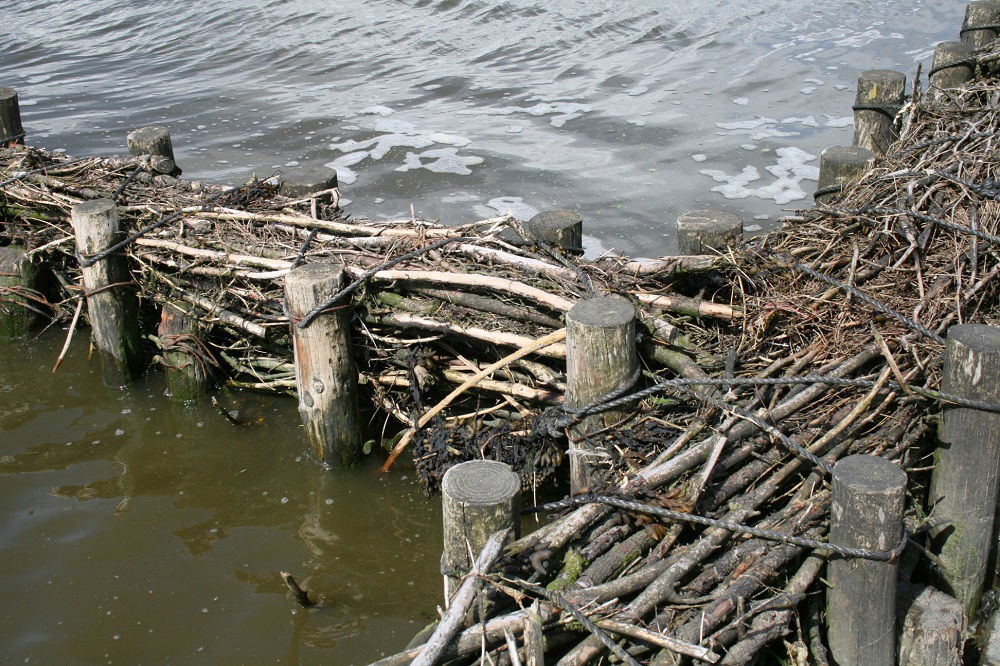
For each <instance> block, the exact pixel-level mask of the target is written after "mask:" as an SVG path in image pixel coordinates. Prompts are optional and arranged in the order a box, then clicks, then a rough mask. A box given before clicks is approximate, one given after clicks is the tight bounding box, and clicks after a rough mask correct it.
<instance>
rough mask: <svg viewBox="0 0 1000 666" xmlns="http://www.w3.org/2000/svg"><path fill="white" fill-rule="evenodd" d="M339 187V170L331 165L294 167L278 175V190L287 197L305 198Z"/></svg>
mask: <svg viewBox="0 0 1000 666" xmlns="http://www.w3.org/2000/svg"><path fill="white" fill-rule="evenodd" d="M334 187H337V170H336V169H331V168H330V167H325V166H319V167H294V168H289V169H285V170H284V171H283V172H282V174H281V175H280V176H279V177H278V191H279V192H280V193H281V194H284V195H285V196H286V197H292V198H305V197H308V196H310V195H312V194H314V193H316V192H322V191H323V190H329V189H332V188H334Z"/></svg>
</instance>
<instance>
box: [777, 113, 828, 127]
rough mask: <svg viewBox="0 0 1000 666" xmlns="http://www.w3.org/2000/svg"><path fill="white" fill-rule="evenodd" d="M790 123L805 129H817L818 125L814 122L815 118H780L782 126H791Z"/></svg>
mask: <svg viewBox="0 0 1000 666" xmlns="http://www.w3.org/2000/svg"><path fill="white" fill-rule="evenodd" d="M792 123H798V124H800V125H805V126H806V127H819V123H818V122H817V121H816V116H805V117H799V116H789V117H788V118H782V119H781V124H782V125H791V124H792Z"/></svg>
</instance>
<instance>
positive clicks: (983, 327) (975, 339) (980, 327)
mask: <svg viewBox="0 0 1000 666" xmlns="http://www.w3.org/2000/svg"><path fill="white" fill-rule="evenodd" d="M948 340H949V341H954V342H957V343H959V344H961V345H962V346H963V347H966V348H968V349H971V350H972V351H975V352H979V353H982V354H1000V326H990V325H988V324H956V325H955V326H952V327H951V328H949V329H948Z"/></svg>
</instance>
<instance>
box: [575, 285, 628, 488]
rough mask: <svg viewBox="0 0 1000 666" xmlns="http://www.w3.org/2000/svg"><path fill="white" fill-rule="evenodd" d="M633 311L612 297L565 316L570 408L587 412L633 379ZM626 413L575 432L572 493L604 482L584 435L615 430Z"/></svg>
mask: <svg viewBox="0 0 1000 666" xmlns="http://www.w3.org/2000/svg"><path fill="white" fill-rule="evenodd" d="M635 318H636V315H635V307H633V305H632V304H631V303H629V302H628V301H626V300H624V299H621V298H615V297H610V296H601V297H598V298H589V299H586V300H583V301H579V302H578V303H577V304H576V305H574V306H573V307H572V309H570V311H569V312H568V313H566V393H567V395H566V404H567V405H568V406H569V407H583V406H585V405H587V404H588V403H590V402H591V401H593V400H595V399H597V398H600V397H601V396H604V395H606V394H608V393H610V392H611V391H614V390H616V389H619V388H621V387H622V386H623V385H624V384H627V383H628V382H630V381H631V380H633V379H634V377H635V373H636V369H637V368H638V359H637V356H636V350H635ZM627 413H628V408H626V409H624V410H611V411H607V412H602V413H600V414H595V415H592V416H588V417H586V418H584V419H583V420H582V421H581V422H580V423H579V424H577V425H576V426H574V427H573V428H572V432H571V435H572V439H573V440H574V441H573V442H571V444H570V447H571V448H570V452H569V454H570V492H571V493H574V494H576V493H579V492H582V491H583V490H584V489H586V488H591V487H593V485H594V484H595V483H597V482H599V481H600V476H601V475H600V473H599V471H598V470H597V469H596V467H595V463H597V462H599V456H600V455H601V453H600V451H599V450H598V449H597V447H596V445H595V444H594V443H593V442H587V441H586V440H585V439H584V438H585V437H586V435H588V434H590V433H593V432H596V431H598V430H602V429H604V428H606V427H608V426H612V425H614V424H615V423H617V422H618V421H620V420H621V419H622V418H623V417H624V416H625V415H626V414H627Z"/></svg>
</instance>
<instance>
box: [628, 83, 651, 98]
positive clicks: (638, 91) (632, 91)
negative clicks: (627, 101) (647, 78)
mask: <svg viewBox="0 0 1000 666" xmlns="http://www.w3.org/2000/svg"><path fill="white" fill-rule="evenodd" d="M648 92H649V87H648V86H636V87H635V88H629V89H628V90H626V91H625V94H626V95H628V96H629V97H636V96H638V95H642V94H644V93H648Z"/></svg>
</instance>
